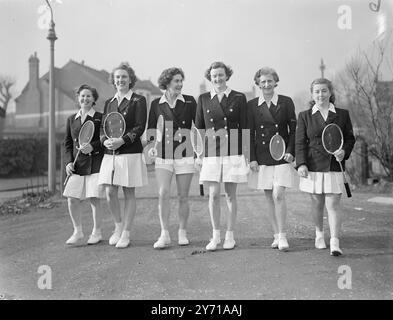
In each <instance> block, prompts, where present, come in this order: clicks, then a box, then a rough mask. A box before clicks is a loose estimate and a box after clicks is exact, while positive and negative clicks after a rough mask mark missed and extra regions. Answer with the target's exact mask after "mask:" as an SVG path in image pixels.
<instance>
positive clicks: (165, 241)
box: [148, 68, 196, 249]
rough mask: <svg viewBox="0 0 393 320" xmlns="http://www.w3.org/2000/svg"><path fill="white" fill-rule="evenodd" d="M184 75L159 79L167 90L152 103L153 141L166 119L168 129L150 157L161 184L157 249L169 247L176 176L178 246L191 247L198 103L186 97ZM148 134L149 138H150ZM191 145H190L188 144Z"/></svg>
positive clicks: (169, 73)
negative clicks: (189, 233) (193, 128)
mask: <svg viewBox="0 0 393 320" xmlns="http://www.w3.org/2000/svg"><path fill="white" fill-rule="evenodd" d="M183 80H184V72H183V70H182V69H180V68H169V69H165V70H164V71H163V72H162V73H161V75H160V77H159V79H158V85H159V87H160V89H162V90H165V93H164V94H163V95H162V97H161V98H158V99H155V100H153V101H152V103H151V107H150V112H149V120H148V132H149V133H152V134H151V138H152V139H153V140H154V136H155V131H156V127H157V120H158V117H159V116H160V115H162V116H163V119H164V122H165V127H164V132H163V140H162V143H161V144H160V145H159V146H157V148H158V149H157V150H155V149H154V148H151V149H150V150H149V155H150V156H151V157H153V158H155V171H156V179H157V184H158V194H159V199H158V215H159V218H160V223H161V235H160V237H159V238H158V240H157V241H156V242H155V243H154V246H153V247H154V248H155V249H162V248H165V247H167V246H168V245H169V244H170V242H171V239H170V236H169V231H168V230H169V216H170V202H169V196H170V188H171V181H172V177H173V175H175V177H176V185H177V194H178V197H179V209H178V210H179V231H178V243H179V245H188V244H189V240H188V239H187V233H186V227H187V220H188V216H189V211H190V208H189V205H188V193H189V190H190V184H191V180H192V176H193V174H194V172H195V167H194V157H193V151H192V148H191V144H190V133H189V132H190V131H189V130H190V129H191V125H192V123H193V122H194V121H195V110H196V101H195V99H194V97H192V96H188V95H183V94H182V93H181V90H182V88H183ZM149 133H148V135H150V134H149ZM187 142H188V144H187Z"/></svg>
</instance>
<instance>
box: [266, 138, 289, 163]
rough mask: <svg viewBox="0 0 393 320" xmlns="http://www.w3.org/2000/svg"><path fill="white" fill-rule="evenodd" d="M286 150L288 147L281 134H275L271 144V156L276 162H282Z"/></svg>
mask: <svg viewBox="0 0 393 320" xmlns="http://www.w3.org/2000/svg"><path fill="white" fill-rule="evenodd" d="M285 150H286V145H285V141H284V139H283V137H281V136H280V135H279V134H275V135H274V136H273V137H272V138H271V139H270V143H269V151H270V155H271V156H272V158H273V159H274V160H276V161H280V160H281V159H282V158H284V155H285Z"/></svg>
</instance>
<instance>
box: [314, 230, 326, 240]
mask: <svg viewBox="0 0 393 320" xmlns="http://www.w3.org/2000/svg"><path fill="white" fill-rule="evenodd" d="M315 237H316V238H317V239H319V238H323V237H324V233H323V230H322V231H319V230H317V229H315Z"/></svg>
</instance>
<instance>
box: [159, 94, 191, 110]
mask: <svg viewBox="0 0 393 320" xmlns="http://www.w3.org/2000/svg"><path fill="white" fill-rule="evenodd" d="M177 100H180V101H182V102H184V103H185V102H186V100H185V99H184V97H183V95H182V94H179V95H177V97H176V99H175V105H176V102H177ZM165 102H166V103H167V104H168V105H169V107H171V108H172V106H171V104H170V103H169V102H168V99H167V98H166V96H165V93H164V94H163V95H162V97H161V99H160V101H159V104H161V103H165Z"/></svg>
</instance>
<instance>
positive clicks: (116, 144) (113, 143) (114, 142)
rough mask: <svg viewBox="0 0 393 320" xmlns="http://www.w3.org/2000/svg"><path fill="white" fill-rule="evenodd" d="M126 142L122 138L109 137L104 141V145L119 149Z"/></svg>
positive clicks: (111, 148)
mask: <svg viewBox="0 0 393 320" xmlns="http://www.w3.org/2000/svg"><path fill="white" fill-rule="evenodd" d="M123 144H124V140H123V139H122V138H109V139H107V140H105V141H104V146H105V147H106V148H107V149H109V150H117V149H119V148H120V147H121V146H122V145H123Z"/></svg>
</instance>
